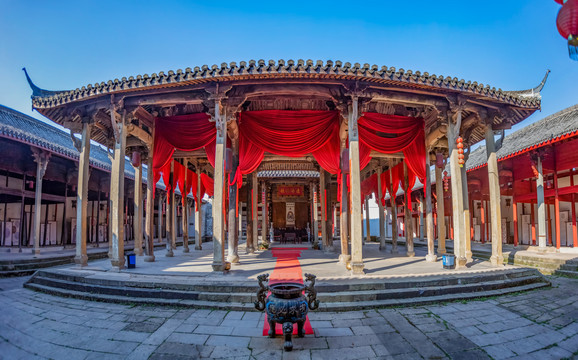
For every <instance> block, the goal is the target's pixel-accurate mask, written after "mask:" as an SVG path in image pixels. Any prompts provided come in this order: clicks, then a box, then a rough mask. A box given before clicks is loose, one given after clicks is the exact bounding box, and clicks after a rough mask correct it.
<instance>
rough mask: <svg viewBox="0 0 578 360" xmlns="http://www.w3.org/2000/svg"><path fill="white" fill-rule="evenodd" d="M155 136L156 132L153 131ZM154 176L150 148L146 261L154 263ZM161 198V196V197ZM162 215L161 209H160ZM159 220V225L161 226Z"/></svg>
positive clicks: (150, 147) (148, 160) (151, 150)
mask: <svg viewBox="0 0 578 360" xmlns="http://www.w3.org/2000/svg"><path fill="white" fill-rule="evenodd" d="M153 136H154V131H153ZM154 182H155V180H154V174H153V147H152V146H149V149H148V155H147V199H146V218H145V251H146V256H145V258H144V261H146V262H153V261H155V246H154V234H155V223H154V220H153V219H154V216H155V202H154V186H155V184H154ZM159 197H160V196H159ZM159 213H160V208H159ZM160 223H161V222H160V220H159V224H160Z"/></svg>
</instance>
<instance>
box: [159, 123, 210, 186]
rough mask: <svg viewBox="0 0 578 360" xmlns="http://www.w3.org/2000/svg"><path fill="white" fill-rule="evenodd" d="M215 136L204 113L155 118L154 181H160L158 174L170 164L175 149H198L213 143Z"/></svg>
mask: <svg viewBox="0 0 578 360" xmlns="http://www.w3.org/2000/svg"><path fill="white" fill-rule="evenodd" d="M215 134H216V129H215V125H214V124H213V123H211V122H209V115H207V114H205V113H196V114H189V115H179V116H169V117H159V118H155V138H154V150H153V154H154V155H153V172H154V175H153V176H154V178H155V179H157V180H156V181H158V179H160V175H159V174H158V173H159V172H160V171H161V169H162V168H163V167H164V166H165V165H166V164H167V163H169V162H170V159H171V157H172V155H173V153H174V152H175V149H178V150H182V151H193V150H197V149H200V148H202V147H205V146H207V145H209V144H210V143H211V142H214V140H215ZM213 147H214V146H213ZM163 178H164V175H163ZM156 181H155V183H156ZM165 184H167V182H165Z"/></svg>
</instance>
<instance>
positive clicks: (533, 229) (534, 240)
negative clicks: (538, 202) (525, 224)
mask: <svg viewBox="0 0 578 360" xmlns="http://www.w3.org/2000/svg"><path fill="white" fill-rule="evenodd" d="M534 217H535V214H534V203H532V202H531V203H530V220H531V221H532V245H534V246H536V220H535V219H534Z"/></svg>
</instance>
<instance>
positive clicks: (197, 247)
mask: <svg viewBox="0 0 578 360" xmlns="http://www.w3.org/2000/svg"><path fill="white" fill-rule="evenodd" d="M195 250H203V247H202V246H200V245H195Z"/></svg>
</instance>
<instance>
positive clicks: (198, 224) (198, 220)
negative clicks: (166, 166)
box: [195, 163, 203, 250]
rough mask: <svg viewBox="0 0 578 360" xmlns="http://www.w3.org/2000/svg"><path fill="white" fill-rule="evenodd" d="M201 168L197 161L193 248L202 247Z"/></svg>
mask: <svg viewBox="0 0 578 360" xmlns="http://www.w3.org/2000/svg"><path fill="white" fill-rule="evenodd" d="M201 183H202V182H201V169H199V165H198V163H197V198H196V199H195V250H202V249H203V211H202V210H203V194H201Z"/></svg>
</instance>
